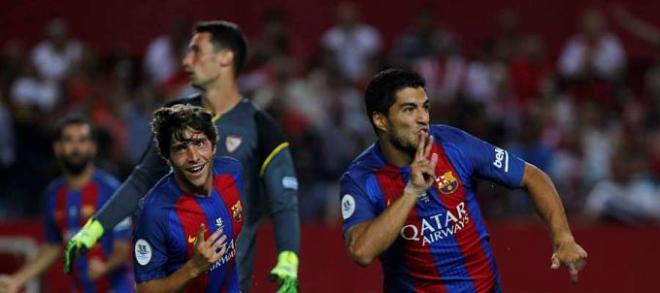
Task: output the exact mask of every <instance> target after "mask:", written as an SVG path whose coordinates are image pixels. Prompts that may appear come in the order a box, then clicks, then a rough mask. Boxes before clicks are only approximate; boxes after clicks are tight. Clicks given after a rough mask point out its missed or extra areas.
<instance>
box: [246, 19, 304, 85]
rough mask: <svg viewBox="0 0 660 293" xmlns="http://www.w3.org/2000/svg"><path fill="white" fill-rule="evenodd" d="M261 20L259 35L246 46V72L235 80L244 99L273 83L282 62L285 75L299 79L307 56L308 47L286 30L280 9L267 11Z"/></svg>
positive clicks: (287, 22) (287, 21)
mask: <svg viewBox="0 0 660 293" xmlns="http://www.w3.org/2000/svg"><path fill="white" fill-rule="evenodd" d="M262 19H263V24H262V26H261V32H260V33H259V35H258V36H257V37H256V38H255V39H254V41H252V42H251V43H250V50H249V51H248V54H249V56H248V64H247V65H246V69H247V71H248V72H247V73H245V74H243V75H241V77H240V79H239V83H240V87H241V92H242V93H243V95H246V96H252V95H253V94H254V93H255V92H256V91H258V90H259V89H261V88H264V87H267V86H271V85H272V84H273V83H275V82H277V81H276V80H277V79H278V77H277V74H278V72H277V71H278V70H279V68H278V67H279V66H280V65H282V64H281V63H282V62H283V61H284V62H286V66H287V68H286V71H287V74H288V75H292V76H296V77H297V76H299V75H300V73H301V71H302V67H303V66H304V65H305V64H306V62H307V61H308V59H309V58H310V54H311V49H310V46H309V45H308V44H306V43H305V42H304V40H303V39H302V38H300V37H299V36H298V35H296V34H293V33H292V32H291V31H290V28H289V18H288V16H287V14H286V12H285V11H284V10H281V9H279V8H272V9H269V10H268V11H266V13H265V14H264V16H263V17H262Z"/></svg>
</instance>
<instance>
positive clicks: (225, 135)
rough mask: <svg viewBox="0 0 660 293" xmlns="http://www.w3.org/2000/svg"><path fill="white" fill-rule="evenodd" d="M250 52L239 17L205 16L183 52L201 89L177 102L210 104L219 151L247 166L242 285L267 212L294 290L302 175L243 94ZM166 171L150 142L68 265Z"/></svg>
mask: <svg viewBox="0 0 660 293" xmlns="http://www.w3.org/2000/svg"><path fill="white" fill-rule="evenodd" d="M246 51H247V43H246V40H245V36H244V35H243V33H242V32H241V31H240V29H239V28H238V27H237V26H236V25H235V24H233V23H229V22H225V21H212V22H202V23H199V24H198V25H197V27H196V29H195V34H194V35H193V37H192V39H191V41H190V45H189V47H188V53H187V54H186V55H185V57H184V59H183V68H184V69H185V70H186V72H188V74H189V75H190V80H191V82H192V85H193V86H195V87H197V88H199V89H200V90H202V94H201V95H196V96H193V97H191V98H188V99H183V100H179V101H176V102H174V104H192V105H196V106H202V107H204V108H206V109H208V110H209V111H211V112H212V113H213V114H214V115H215V116H214V117H213V121H214V123H215V125H216V127H217V128H218V129H219V130H220V132H219V141H218V144H217V146H216V155H217V156H230V157H233V158H236V159H238V160H239V161H240V162H241V163H242V165H243V168H244V170H245V176H244V178H245V187H244V188H245V190H244V193H242V194H243V195H244V198H243V199H242V201H243V203H244V204H245V206H244V208H245V222H244V223H243V224H244V226H243V232H242V235H241V238H240V241H238V263H239V264H240V265H239V266H238V269H239V273H238V274H239V278H240V282H241V289H242V290H243V291H247V290H248V288H249V287H250V283H251V280H252V265H253V261H254V249H255V235H256V232H257V227H258V224H259V223H260V221H261V219H262V218H263V217H264V216H265V215H266V214H269V215H270V217H271V219H272V222H273V226H274V231H275V240H276V242H277V249H278V252H279V253H278V261H277V265H276V266H275V268H274V269H273V270H272V271H271V275H272V276H273V277H275V278H276V279H277V280H279V281H280V283H281V287H280V291H282V292H296V290H297V284H298V279H297V274H298V256H297V255H298V250H299V244H300V219H299V217H298V202H297V197H296V192H297V189H298V181H297V179H296V175H295V172H294V168H293V161H292V159H291V154H290V152H289V149H288V145H289V144H288V143H287V142H286V141H285V140H284V136H283V134H282V131H281V130H280V128H279V127H278V126H277V125H276V124H275V122H274V120H273V119H272V118H271V117H270V116H269V115H267V114H266V113H265V112H263V111H261V110H257V109H256V108H255V106H254V105H253V104H252V103H251V102H249V101H247V100H243V99H242V98H241V95H240V92H239V90H238V84H237V81H236V79H237V77H238V74H239V73H240V71H241V68H242V66H243V64H244V63H245V56H246ZM168 171H169V167H168V166H167V164H166V163H165V161H164V160H163V159H162V158H160V156H159V155H158V152H157V150H156V148H155V147H154V146H153V144H152V145H151V146H150V147H149V149H148V150H147V152H146V154H145V155H144V157H143V159H142V161H141V162H140V164H139V165H138V166H137V167H136V168H135V169H134V170H133V172H132V173H131V176H130V177H129V178H128V179H127V181H126V182H124V184H123V185H122V186H121V187H120V188H119V190H118V191H117V192H116V193H115V195H114V196H113V198H112V199H111V200H110V201H109V202H108V204H107V205H106V206H104V207H103V209H102V210H100V211H99V212H98V213H97V214H95V215H94V216H93V218H92V219H91V220H90V221H88V222H87V224H85V227H84V228H83V229H82V230H81V231H80V232H79V233H77V234H76V235H75V236H74V237H73V238H72V239H71V241H70V242H69V245H68V246H67V253H66V254H65V270H67V269H68V268H69V266H68V264H70V263H71V262H70V260H71V259H73V256H74V255H75V254H76V253H78V252H79V251H80V250H86V249H89V248H91V247H92V246H94V244H95V243H96V241H97V239H98V238H99V236H100V235H102V234H103V231H105V230H106V229H108V228H110V227H113V226H114V225H115V224H116V223H117V222H118V221H119V219H122V218H124V217H126V216H127V215H130V214H131V213H132V212H133V211H134V210H135V209H136V208H137V204H138V201H139V199H140V198H141V197H143V196H144V195H145V194H146V193H147V192H148V191H149V189H150V188H151V187H153V186H154V184H155V183H156V181H158V180H159V179H160V178H161V177H163V176H164V175H165V174H166V173H167V172H168Z"/></svg>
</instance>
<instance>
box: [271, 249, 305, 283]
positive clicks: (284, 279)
mask: <svg viewBox="0 0 660 293" xmlns="http://www.w3.org/2000/svg"><path fill="white" fill-rule="evenodd" d="M270 280H271V281H275V280H277V281H278V282H279V283H280V289H279V290H277V293H297V292H298V256H297V255H296V253H295V252H293V251H282V252H280V254H279V255H278V256H277V265H276V266H275V267H274V268H273V270H272V271H270Z"/></svg>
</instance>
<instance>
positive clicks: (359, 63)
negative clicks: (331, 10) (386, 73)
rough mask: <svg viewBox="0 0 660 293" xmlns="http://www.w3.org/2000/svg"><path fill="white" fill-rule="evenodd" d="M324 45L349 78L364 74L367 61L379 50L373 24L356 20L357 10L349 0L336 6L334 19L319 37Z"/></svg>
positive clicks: (358, 13)
mask: <svg viewBox="0 0 660 293" xmlns="http://www.w3.org/2000/svg"><path fill="white" fill-rule="evenodd" d="M321 45H322V46H323V48H324V49H326V50H329V51H330V52H333V53H334V55H335V58H337V62H338V64H339V70H340V72H341V73H342V74H343V75H345V76H346V77H347V78H348V79H349V80H351V81H357V80H359V79H361V78H363V77H364V74H365V73H366V69H367V67H368V63H369V62H370V61H371V59H372V58H375V57H376V55H377V54H378V53H380V50H381V47H382V41H381V36H380V33H379V32H378V30H376V29H375V28H374V27H372V26H370V25H368V24H365V23H362V22H361V21H360V12H359V11H358V7H357V5H356V4H355V3H353V2H341V3H339V4H338V6H337V22H336V24H335V26H334V27H332V28H330V29H329V30H327V31H326V32H325V33H324V34H323V37H322V38H321Z"/></svg>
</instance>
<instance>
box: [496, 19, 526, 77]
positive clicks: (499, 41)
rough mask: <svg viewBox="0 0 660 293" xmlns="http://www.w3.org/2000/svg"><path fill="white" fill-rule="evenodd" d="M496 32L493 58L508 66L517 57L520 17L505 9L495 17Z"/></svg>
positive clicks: (520, 36)
mask: <svg viewBox="0 0 660 293" xmlns="http://www.w3.org/2000/svg"><path fill="white" fill-rule="evenodd" d="M497 28H498V31H497V33H496V34H495V38H494V52H493V54H494V56H495V58H497V59H498V60H500V61H502V62H504V63H506V64H509V63H510V62H511V61H512V60H513V59H515V58H516V57H517V56H518V55H519V53H520V52H519V51H520V47H521V42H522V41H523V34H522V32H521V29H520V17H519V16H518V13H516V12H515V11H513V10H510V9H505V10H503V11H502V12H500V13H499V14H498V15H497Z"/></svg>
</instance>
